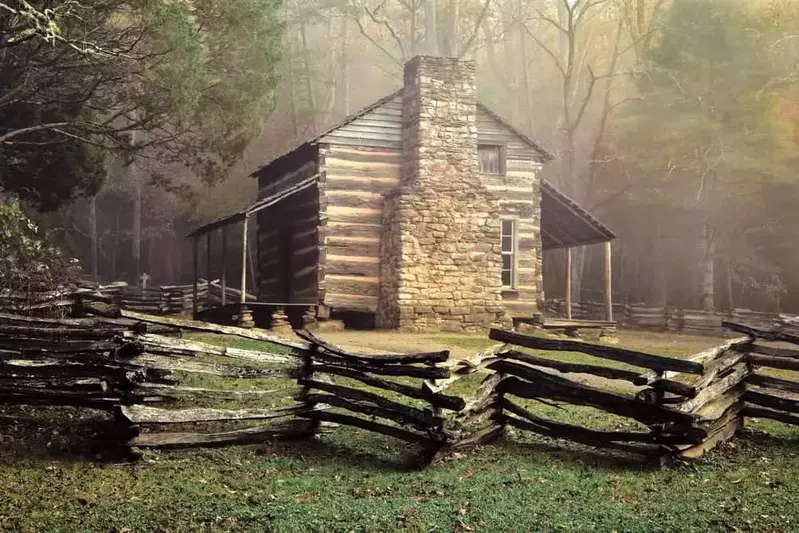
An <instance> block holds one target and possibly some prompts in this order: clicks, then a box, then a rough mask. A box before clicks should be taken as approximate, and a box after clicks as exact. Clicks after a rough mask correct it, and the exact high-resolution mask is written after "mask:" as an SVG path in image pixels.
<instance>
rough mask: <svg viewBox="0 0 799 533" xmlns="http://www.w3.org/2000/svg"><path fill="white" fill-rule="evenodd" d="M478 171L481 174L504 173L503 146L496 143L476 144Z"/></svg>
mask: <svg viewBox="0 0 799 533" xmlns="http://www.w3.org/2000/svg"><path fill="white" fill-rule="evenodd" d="M477 155H478V157H479V158H480V172H481V173H483V174H500V175H502V174H505V147H504V146H501V145H498V144H479V145H477Z"/></svg>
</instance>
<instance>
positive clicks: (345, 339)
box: [319, 330, 496, 359]
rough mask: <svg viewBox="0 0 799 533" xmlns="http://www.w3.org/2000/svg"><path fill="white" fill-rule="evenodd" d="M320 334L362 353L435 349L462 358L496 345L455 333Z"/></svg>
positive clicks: (361, 332) (483, 338)
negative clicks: (446, 351)
mask: <svg viewBox="0 0 799 533" xmlns="http://www.w3.org/2000/svg"><path fill="white" fill-rule="evenodd" d="M319 336H320V337H322V338H324V339H325V340H326V341H328V342H332V343H334V344H338V345H339V346H342V347H345V348H351V349H353V350H357V351H361V352H365V353H379V352H396V353H412V352H435V351H440V350H449V351H450V353H451V354H452V357H455V358H459V359H461V358H465V357H469V356H471V355H474V354H475V353H477V352H480V351H482V350H484V349H486V348H487V347H489V346H493V345H494V344H496V343H495V342H494V341H492V340H490V339H489V338H488V335H477V334H475V335H466V334H454V333H429V334H427V333H401V332H398V331H363V330H344V331H324V332H321V333H319Z"/></svg>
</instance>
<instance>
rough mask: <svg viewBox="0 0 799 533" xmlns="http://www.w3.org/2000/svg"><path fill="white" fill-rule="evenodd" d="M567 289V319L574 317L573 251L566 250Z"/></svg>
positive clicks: (565, 297) (565, 298) (565, 295)
mask: <svg viewBox="0 0 799 533" xmlns="http://www.w3.org/2000/svg"><path fill="white" fill-rule="evenodd" d="M565 275H566V287H565V294H564V296H563V299H564V300H565V301H566V318H568V319H571V317H572V249H571V248H566V272H565Z"/></svg>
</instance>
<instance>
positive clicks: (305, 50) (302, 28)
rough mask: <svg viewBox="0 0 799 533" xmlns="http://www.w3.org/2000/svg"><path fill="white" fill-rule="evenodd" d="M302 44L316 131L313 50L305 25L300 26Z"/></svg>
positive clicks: (304, 73)
mask: <svg viewBox="0 0 799 533" xmlns="http://www.w3.org/2000/svg"><path fill="white" fill-rule="evenodd" d="M300 42H301V43H302V64H303V76H304V78H305V79H304V80H303V81H304V82H305V90H306V91H307V93H308V110H309V116H310V117H311V118H310V122H311V124H312V126H313V128H312V129H313V130H314V131H316V96H315V95H314V88H313V79H312V76H311V50H310V49H309V48H308V36H307V32H306V29H305V24H300Z"/></svg>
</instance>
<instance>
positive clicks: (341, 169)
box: [318, 95, 543, 316]
mask: <svg viewBox="0 0 799 533" xmlns="http://www.w3.org/2000/svg"><path fill="white" fill-rule="evenodd" d="M477 124H478V130H477V135H478V143H479V144H498V145H502V146H504V147H505V153H506V157H507V160H506V173H505V175H504V176H489V175H485V174H484V175H481V180H482V181H483V183H484V185H485V186H486V188H487V189H488V190H489V191H491V192H492V193H494V194H496V195H497V196H498V197H499V198H500V206H501V210H502V211H501V213H502V214H501V216H502V217H503V218H508V219H514V220H516V221H517V222H516V224H517V226H516V228H517V235H516V238H517V241H516V242H517V247H518V252H517V264H516V285H515V287H513V288H509V290H507V291H505V292H504V293H503V298H504V301H505V303H506V306H507V308H508V310H509V312H510V313H511V314H512V315H513V316H531V315H532V314H533V313H534V312H535V311H536V309H537V308H538V305H539V301H540V300H541V299H542V298H543V293H542V292H541V291H542V282H541V280H542V278H541V239H540V201H541V193H540V188H539V182H538V179H537V173H538V170H539V169H540V167H541V165H540V163H538V162H537V157H538V154H537V152H536V151H535V150H534V149H533V148H532V147H530V146H529V145H528V144H527V143H526V142H525V141H523V140H522V139H520V138H519V137H518V136H517V135H516V134H514V133H513V132H512V131H510V130H508V129H507V128H506V127H505V126H504V125H503V124H501V123H500V122H498V121H497V120H495V119H494V118H493V117H491V116H490V115H489V114H488V113H486V112H485V111H483V110H482V109H481V108H479V107H478V113H477ZM401 126H402V97H401V96H400V95H397V96H395V97H393V98H391V99H389V100H388V101H386V102H384V103H383V104H382V105H379V106H378V107H376V108H375V109H373V110H372V111H370V112H369V113H366V114H365V115H363V116H362V117H360V118H357V119H355V120H354V121H352V122H351V123H349V124H347V125H346V126H343V127H341V128H339V129H337V130H334V132H332V133H330V134H328V135H326V136H323V137H322V138H321V139H320V143H322V144H320V146H319V167H318V169H319V172H320V174H321V177H320V196H322V197H323V198H324V200H323V201H322V203H321V204H320V209H321V220H322V222H321V229H320V235H319V238H320V242H321V243H324V245H323V250H322V251H321V256H320V258H321V259H320V270H319V290H320V301H321V302H323V303H325V304H326V305H327V306H329V307H331V308H335V309H338V310H344V311H359V312H367V313H374V312H375V311H376V310H377V302H378V292H379V286H380V238H381V237H380V235H381V220H382V214H383V195H384V194H386V193H387V192H388V191H390V190H392V189H393V188H394V187H396V186H398V185H399V180H400V159H401V155H402V154H401V140H402V138H401ZM497 244H498V245H499V243H497Z"/></svg>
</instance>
